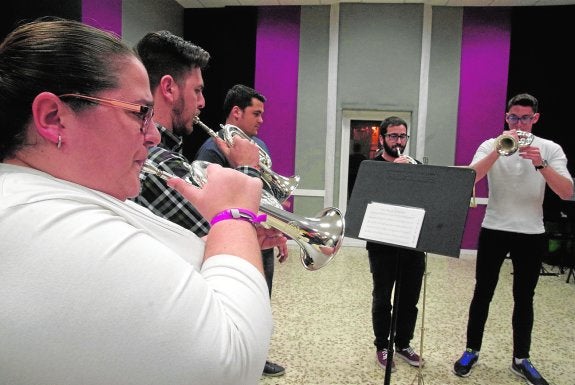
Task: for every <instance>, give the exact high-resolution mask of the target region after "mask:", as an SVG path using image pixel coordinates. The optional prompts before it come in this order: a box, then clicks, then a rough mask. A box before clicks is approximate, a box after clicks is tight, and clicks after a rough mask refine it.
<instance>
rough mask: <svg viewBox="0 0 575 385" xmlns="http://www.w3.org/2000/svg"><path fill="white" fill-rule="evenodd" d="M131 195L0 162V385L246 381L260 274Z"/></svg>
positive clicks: (263, 313)
mask: <svg viewBox="0 0 575 385" xmlns="http://www.w3.org/2000/svg"><path fill="white" fill-rule="evenodd" d="M203 250H204V243H203V241H202V240H201V239H199V238H198V237H197V236H195V235H194V234H193V233H192V232H189V231H188V230H186V229H184V228H182V227H180V226H178V225H175V224H173V223H171V222H169V221H167V220H164V219H162V218H160V217H158V216H156V215H154V214H152V213H151V212H150V211H148V210H147V209H145V208H143V207H141V206H139V205H137V204H135V203H133V202H131V201H126V202H122V201H119V200H117V199H115V198H113V197H111V196H109V195H106V194H103V193H100V192H96V191H94V190H91V189H88V188H85V187H83V186H80V185H77V184H73V183H69V182H66V181H63V180H60V179H56V178H54V177H52V176H50V175H48V174H45V173H42V172H39V171H37V170H32V169H29V168H25V167H19V166H13V165H7V164H0V384H10V385H20V384H22V385H24V384H25V385H39V384H46V385H56V384H58V385H80V384H82V385H91V384H99V385H113V384H122V385H127V384H134V385H145V384H150V385H151V384H153V385H171V384H257V383H258V382H259V379H260V376H261V373H262V370H263V366H264V363H265V360H266V357H267V353H268V347H269V342H270V338H271V332H272V317H271V307H270V301H269V294H268V289H267V285H266V281H265V279H264V277H263V275H262V274H261V273H260V272H259V271H257V269H256V268H255V267H253V266H252V265H251V264H249V263H248V262H246V261H244V260H242V259H240V258H237V257H234V256H231V255H219V256H215V257H212V258H210V259H209V260H208V261H207V262H206V263H204V264H203V265H202V259H203Z"/></svg>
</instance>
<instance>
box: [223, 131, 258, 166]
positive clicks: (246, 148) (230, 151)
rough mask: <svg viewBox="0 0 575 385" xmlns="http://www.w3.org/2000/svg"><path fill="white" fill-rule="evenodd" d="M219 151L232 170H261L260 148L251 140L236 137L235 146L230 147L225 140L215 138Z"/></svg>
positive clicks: (234, 139)
mask: <svg viewBox="0 0 575 385" xmlns="http://www.w3.org/2000/svg"><path fill="white" fill-rule="evenodd" d="M213 140H215V141H216V145H217V146H218V149H219V150H220V151H221V152H222V154H224V156H225V157H226V159H227V160H228V162H229V163H230V166H231V167H232V168H236V167H240V166H250V167H253V168H256V169H259V168H260V166H259V163H260V152H259V148H258V146H257V145H256V144H255V143H254V142H252V141H251V140H249V139H244V138H240V137H238V136H234V138H233V146H231V147H230V146H228V144H227V143H226V141H225V140H223V139H221V138H219V137H217V138H216V137H214V138H213Z"/></svg>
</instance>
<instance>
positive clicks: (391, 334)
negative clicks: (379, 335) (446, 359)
mask: <svg viewBox="0 0 575 385" xmlns="http://www.w3.org/2000/svg"><path fill="white" fill-rule="evenodd" d="M395 277H396V279H395V287H394V290H393V308H392V310H391V328H390V331H389V340H388V342H387V365H386V366H385V378H384V380H383V383H384V385H389V384H390V380H391V368H392V363H393V353H394V347H393V344H394V340H395V330H396V326H397V308H398V306H399V287H400V282H401V263H400V259H399V258H398V259H397V264H396V268H395Z"/></svg>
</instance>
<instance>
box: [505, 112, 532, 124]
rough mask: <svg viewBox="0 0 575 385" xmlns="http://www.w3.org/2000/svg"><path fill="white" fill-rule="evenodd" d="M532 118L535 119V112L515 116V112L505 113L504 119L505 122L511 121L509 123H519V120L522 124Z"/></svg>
mask: <svg viewBox="0 0 575 385" xmlns="http://www.w3.org/2000/svg"><path fill="white" fill-rule="evenodd" d="M533 119H535V114H533V115H523V116H517V115H515V114H506V115H505V121H506V122H507V123H511V124H517V123H519V121H521V123H523V124H528V123H530V122H531V121H532V120H533Z"/></svg>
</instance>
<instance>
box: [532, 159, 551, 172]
mask: <svg viewBox="0 0 575 385" xmlns="http://www.w3.org/2000/svg"><path fill="white" fill-rule="evenodd" d="M547 166H549V163H547V161H546V160H545V159H543V161H542V162H541V165H540V166H535V170H537V171H539V170H541V169H544V168H545V167H547Z"/></svg>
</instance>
